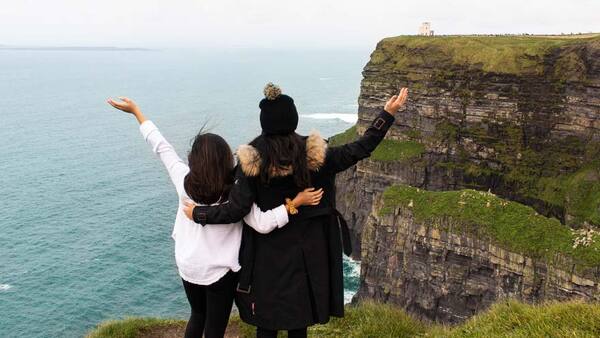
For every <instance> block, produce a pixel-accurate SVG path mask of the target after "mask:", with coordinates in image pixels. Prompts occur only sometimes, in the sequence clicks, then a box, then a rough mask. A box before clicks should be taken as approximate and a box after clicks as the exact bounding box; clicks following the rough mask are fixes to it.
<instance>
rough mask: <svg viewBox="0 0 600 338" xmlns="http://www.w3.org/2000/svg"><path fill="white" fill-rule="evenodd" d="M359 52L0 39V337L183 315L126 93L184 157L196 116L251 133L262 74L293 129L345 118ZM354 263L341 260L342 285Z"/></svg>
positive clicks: (158, 188)
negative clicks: (106, 46)
mask: <svg viewBox="0 0 600 338" xmlns="http://www.w3.org/2000/svg"><path fill="white" fill-rule="evenodd" d="M369 52H370V51H369V50H318V51H305V50H303V51H294V50H287V51H281V50H250V49H238V50H235V49H231V50H220V51H214V50H209V51H202V50H151V51H118V50H115V51H93V50H87V51H33V50H29V51H28V50H0V135H1V140H2V142H0V157H1V159H2V160H1V161H0V187H1V197H0V202H1V203H0V337H81V336H83V335H85V333H86V332H87V331H89V330H90V329H91V328H93V327H94V326H95V325H97V324H98V323H100V322H102V321H104V320H108V319H118V318H123V317H126V316H158V317H171V318H186V317H187V316H188V315H189V306H188V304H187V300H186V298H185V294H184V292H183V288H182V285H181V280H180V279H179V276H178V274H177V271H176V267H175V262H174V257H173V242H172V239H171V237H170V234H171V230H172V224H173V221H174V217H175V211H176V208H177V195H176V193H175V189H174V188H173V186H172V185H171V183H170V181H169V179H168V176H167V174H166V171H165V170H164V168H163V167H162V164H161V163H160V161H159V160H158V159H157V158H156V157H155V156H154V155H153V154H152V152H151V150H150V149H149V148H148V146H147V145H146V143H145V142H144V140H143V139H142V137H141V136H140V133H139V130H138V126H137V123H136V121H135V119H134V118H133V117H132V116H130V115H126V114H125V113H122V112H120V111H117V110H115V109H113V108H112V107H110V106H109V105H108V104H106V99H107V98H108V97H115V96H129V97H131V98H133V99H134V100H136V101H137V103H138V104H139V105H140V106H141V108H142V110H143V111H144V112H145V114H146V115H147V116H148V117H149V118H150V119H152V120H153V121H154V122H155V123H156V124H157V125H158V127H159V128H160V129H161V131H162V132H163V134H164V135H165V136H166V137H167V139H168V140H169V141H170V142H171V143H172V144H173V145H174V146H175V148H176V149H177V150H178V153H179V154H180V156H182V157H185V155H186V153H187V150H188V149H189V148H190V142H191V140H192V138H193V136H194V135H195V134H196V133H197V132H198V130H199V129H200V127H201V126H202V125H204V124H208V126H209V127H210V130H211V131H212V132H215V133H218V134H220V135H222V136H224V137H225V139H226V140H227V141H228V142H229V144H230V145H231V146H232V148H235V147H237V146H238V145H240V144H242V143H246V142H248V141H250V140H251V139H252V138H253V136H255V135H258V133H259V132H260V126H259V122H258V111H259V110H258V102H259V100H260V99H261V97H262V88H263V86H264V85H265V84H266V83H267V82H269V81H272V82H274V83H277V84H279V85H280V86H281V87H282V89H283V91H284V93H287V94H289V95H291V96H292V97H293V98H294V99H295V102H296V105H297V106H298V110H299V112H300V114H301V117H300V127H299V132H300V133H302V134H307V133H308V132H309V131H310V130H312V129H317V130H319V131H321V133H322V135H323V136H326V137H328V136H331V135H334V134H336V133H339V132H341V131H343V130H345V129H347V128H349V127H350V126H352V125H353V124H354V122H355V120H356V112H357V98H358V94H359V87H360V80H361V77H362V76H361V71H362V68H363V67H364V65H365V64H366V62H367V61H368V58H369ZM358 271H359V267H358V264H356V263H354V262H351V261H346V262H345V269H344V273H345V282H346V285H345V287H346V296H347V299H349V298H350V297H351V296H352V295H353V293H354V292H355V291H356V289H357V287H358Z"/></svg>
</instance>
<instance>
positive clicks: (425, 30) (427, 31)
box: [419, 22, 433, 36]
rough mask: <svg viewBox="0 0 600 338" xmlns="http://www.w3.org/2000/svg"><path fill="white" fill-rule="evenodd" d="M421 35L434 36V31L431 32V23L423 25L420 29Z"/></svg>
mask: <svg viewBox="0 0 600 338" xmlns="http://www.w3.org/2000/svg"><path fill="white" fill-rule="evenodd" d="M419 35H423V36H433V31H432V30H431V22H423V23H422V24H421V27H419Z"/></svg>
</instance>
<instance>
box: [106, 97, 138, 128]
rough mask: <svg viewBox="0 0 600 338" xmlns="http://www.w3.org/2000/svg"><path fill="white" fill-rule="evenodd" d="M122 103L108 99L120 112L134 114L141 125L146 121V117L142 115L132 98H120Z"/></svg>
mask: <svg viewBox="0 0 600 338" xmlns="http://www.w3.org/2000/svg"><path fill="white" fill-rule="evenodd" d="M119 99H120V101H117V100H113V99H110V98H109V99H108V100H107V102H108V104H110V105H111V106H113V107H115V108H117V109H118V110H121V111H124V112H126V113H129V114H133V115H134V116H135V118H136V119H137V120H138V122H139V123H140V124H142V123H143V122H144V121H146V117H145V116H144V114H142V111H141V110H140V107H138V105H137V104H136V103H135V101H133V100H132V99H130V98H127V97H124V96H119Z"/></svg>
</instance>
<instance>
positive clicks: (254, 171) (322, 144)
mask: <svg viewBox="0 0 600 338" xmlns="http://www.w3.org/2000/svg"><path fill="white" fill-rule="evenodd" d="M326 153H327V142H326V141H325V140H324V139H323V138H322V137H321V135H320V134H319V132H317V131H313V132H311V133H310V135H308V137H306V163H307V165H308V169H309V170H310V171H319V169H321V167H322V166H323V164H324V163H325V154H326ZM236 154H237V157H238V161H239V164H240V167H241V168H242V171H243V172H244V174H245V175H246V176H249V177H253V176H258V175H259V173H260V169H261V165H262V159H261V157H260V154H259V152H258V150H257V149H256V148H254V147H253V146H251V145H248V144H245V145H241V146H240V147H239V148H238V150H237V152H236ZM292 172H293V169H292V168H291V167H290V168H287V169H284V170H282V169H275V168H273V169H272V170H271V175H272V176H273V177H275V176H287V175H290V174H291V173H292Z"/></svg>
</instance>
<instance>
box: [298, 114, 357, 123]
mask: <svg viewBox="0 0 600 338" xmlns="http://www.w3.org/2000/svg"><path fill="white" fill-rule="evenodd" d="M301 116H302V117H306V118H309V119H316V120H342V121H344V122H346V123H356V121H358V114H336V113H334V114H322V113H320V114H304V115H301Z"/></svg>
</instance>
